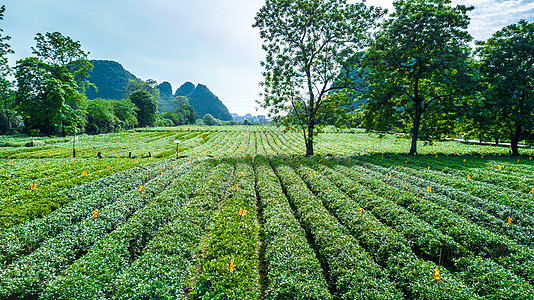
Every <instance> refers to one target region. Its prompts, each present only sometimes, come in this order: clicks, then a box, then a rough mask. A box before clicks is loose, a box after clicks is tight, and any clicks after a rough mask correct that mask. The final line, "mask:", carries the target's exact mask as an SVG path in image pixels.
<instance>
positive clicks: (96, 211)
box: [93, 209, 98, 218]
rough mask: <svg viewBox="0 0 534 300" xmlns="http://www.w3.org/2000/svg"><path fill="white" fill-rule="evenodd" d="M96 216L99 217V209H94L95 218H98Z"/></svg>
mask: <svg viewBox="0 0 534 300" xmlns="http://www.w3.org/2000/svg"><path fill="white" fill-rule="evenodd" d="M96 217H98V209H97V210H95V211H93V218H96Z"/></svg>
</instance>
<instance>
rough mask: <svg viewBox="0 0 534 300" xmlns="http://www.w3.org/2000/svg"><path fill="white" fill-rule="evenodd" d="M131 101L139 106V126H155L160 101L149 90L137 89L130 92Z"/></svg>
mask: <svg viewBox="0 0 534 300" xmlns="http://www.w3.org/2000/svg"><path fill="white" fill-rule="evenodd" d="M129 99H130V101H131V102H132V103H133V104H134V105H135V106H136V107H137V109H138V111H137V122H138V124H139V127H146V126H153V125H154V124H155V122H156V117H157V112H158V102H157V100H156V98H154V96H153V95H151V94H150V93H149V92H148V91H144V90H136V91H134V92H133V93H131V94H130V97H129Z"/></svg>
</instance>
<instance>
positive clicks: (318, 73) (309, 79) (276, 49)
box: [253, 0, 383, 155]
mask: <svg viewBox="0 0 534 300" xmlns="http://www.w3.org/2000/svg"><path fill="white" fill-rule="evenodd" d="M382 14H383V11H382V10H380V9H376V8H372V7H367V6H365V5H364V4H363V3H357V4H349V3H347V1H346V0H293V1H287V0H266V2H265V5H264V6H263V7H262V8H261V9H260V10H259V11H258V13H257V15H256V18H255V21H256V22H255V23H254V25H253V27H256V28H258V29H259V30H260V37H261V38H262V39H263V49H264V50H265V51H266V58H265V61H263V62H262V66H263V67H264V69H265V71H264V72H263V76H264V81H263V82H262V83H261V85H262V86H263V94H262V96H263V100H262V101H261V102H260V105H261V106H262V107H263V108H265V109H267V110H268V111H269V115H270V116H272V117H274V119H275V120H277V121H278V122H281V123H282V124H284V125H286V126H287V127H288V128H296V129H297V130H300V131H302V134H303V136H304V141H305V144H306V155H313V145H314V137H315V136H316V134H317V133H318V131H319V130H320V129H321V127H322V126H324V125H326V124H327V122H328V121H329V120H328V119H329V118H331V117H332V116H336V115H338V116H339V115H341V114H343V111H344V107H346V106H347V105H348V104H350V101H349V100H348V99H347V97H344V96H343V95H341V94H336V95H332V92H333V91H335V90H341V89H344V88H349V87H350V84H349V83H350V80H351V79H352V78H351V76H350V75H349V73H350V68H349V67H348V66H347V62H348V61H349V59H350V58H351V57H353V56H354V55H355V53H356V52H357V51H358V50H360V49H361V48H362V46H363V45H364V41H365V40H366V38H367V37H368V32H369V30H370V29H371V28H372V27H373V26H374V23H375V20H376V19H377V18H379V17H381V16H382ZM340 70H345V71H344V72H343V73H344V74H342V75H341V76H340V74H339V73H340Z"/></svg>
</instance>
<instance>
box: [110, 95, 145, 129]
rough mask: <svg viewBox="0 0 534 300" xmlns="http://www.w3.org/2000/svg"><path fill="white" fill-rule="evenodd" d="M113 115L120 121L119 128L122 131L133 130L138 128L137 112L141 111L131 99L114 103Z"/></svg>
mask: <svg viewBox="0 0 534 300" xmlns="http://www.w3.org/2000/svg"><path fill="white" fill-rule="evenodd" d="M111 104H112V105H113V113H114V114H115V117H117V119H119V122H118V126H117V127H120V128H122V129H132V128H134V127H135V126H137V124H138V122H137V111H138V110H139V109H138V108H137V106H135V104H133V103H132V101H131V100H130V99H129V98H125V99H122V100H116V101H112V102H111Z"/></svg>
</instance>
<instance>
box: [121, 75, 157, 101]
mask: <svg viewBox="0 0 534 300" xmlns="http://www.w3.org/2000/svg"><path fill="white" fill-rule="evenodd" d="M157 84H158V83H157V82H156V81H155V80H154V79H147V80H142V79H140V78H135V79H131V80H130V81H128V86H126V97H130V95H132V94H133V93H134V92H137V91H145V92H147V93H149V94H150V95H151V96H152V97H153V98H154V99H156V100H159V97H160V96H159V89H158V87H157Z"/></svg>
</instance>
